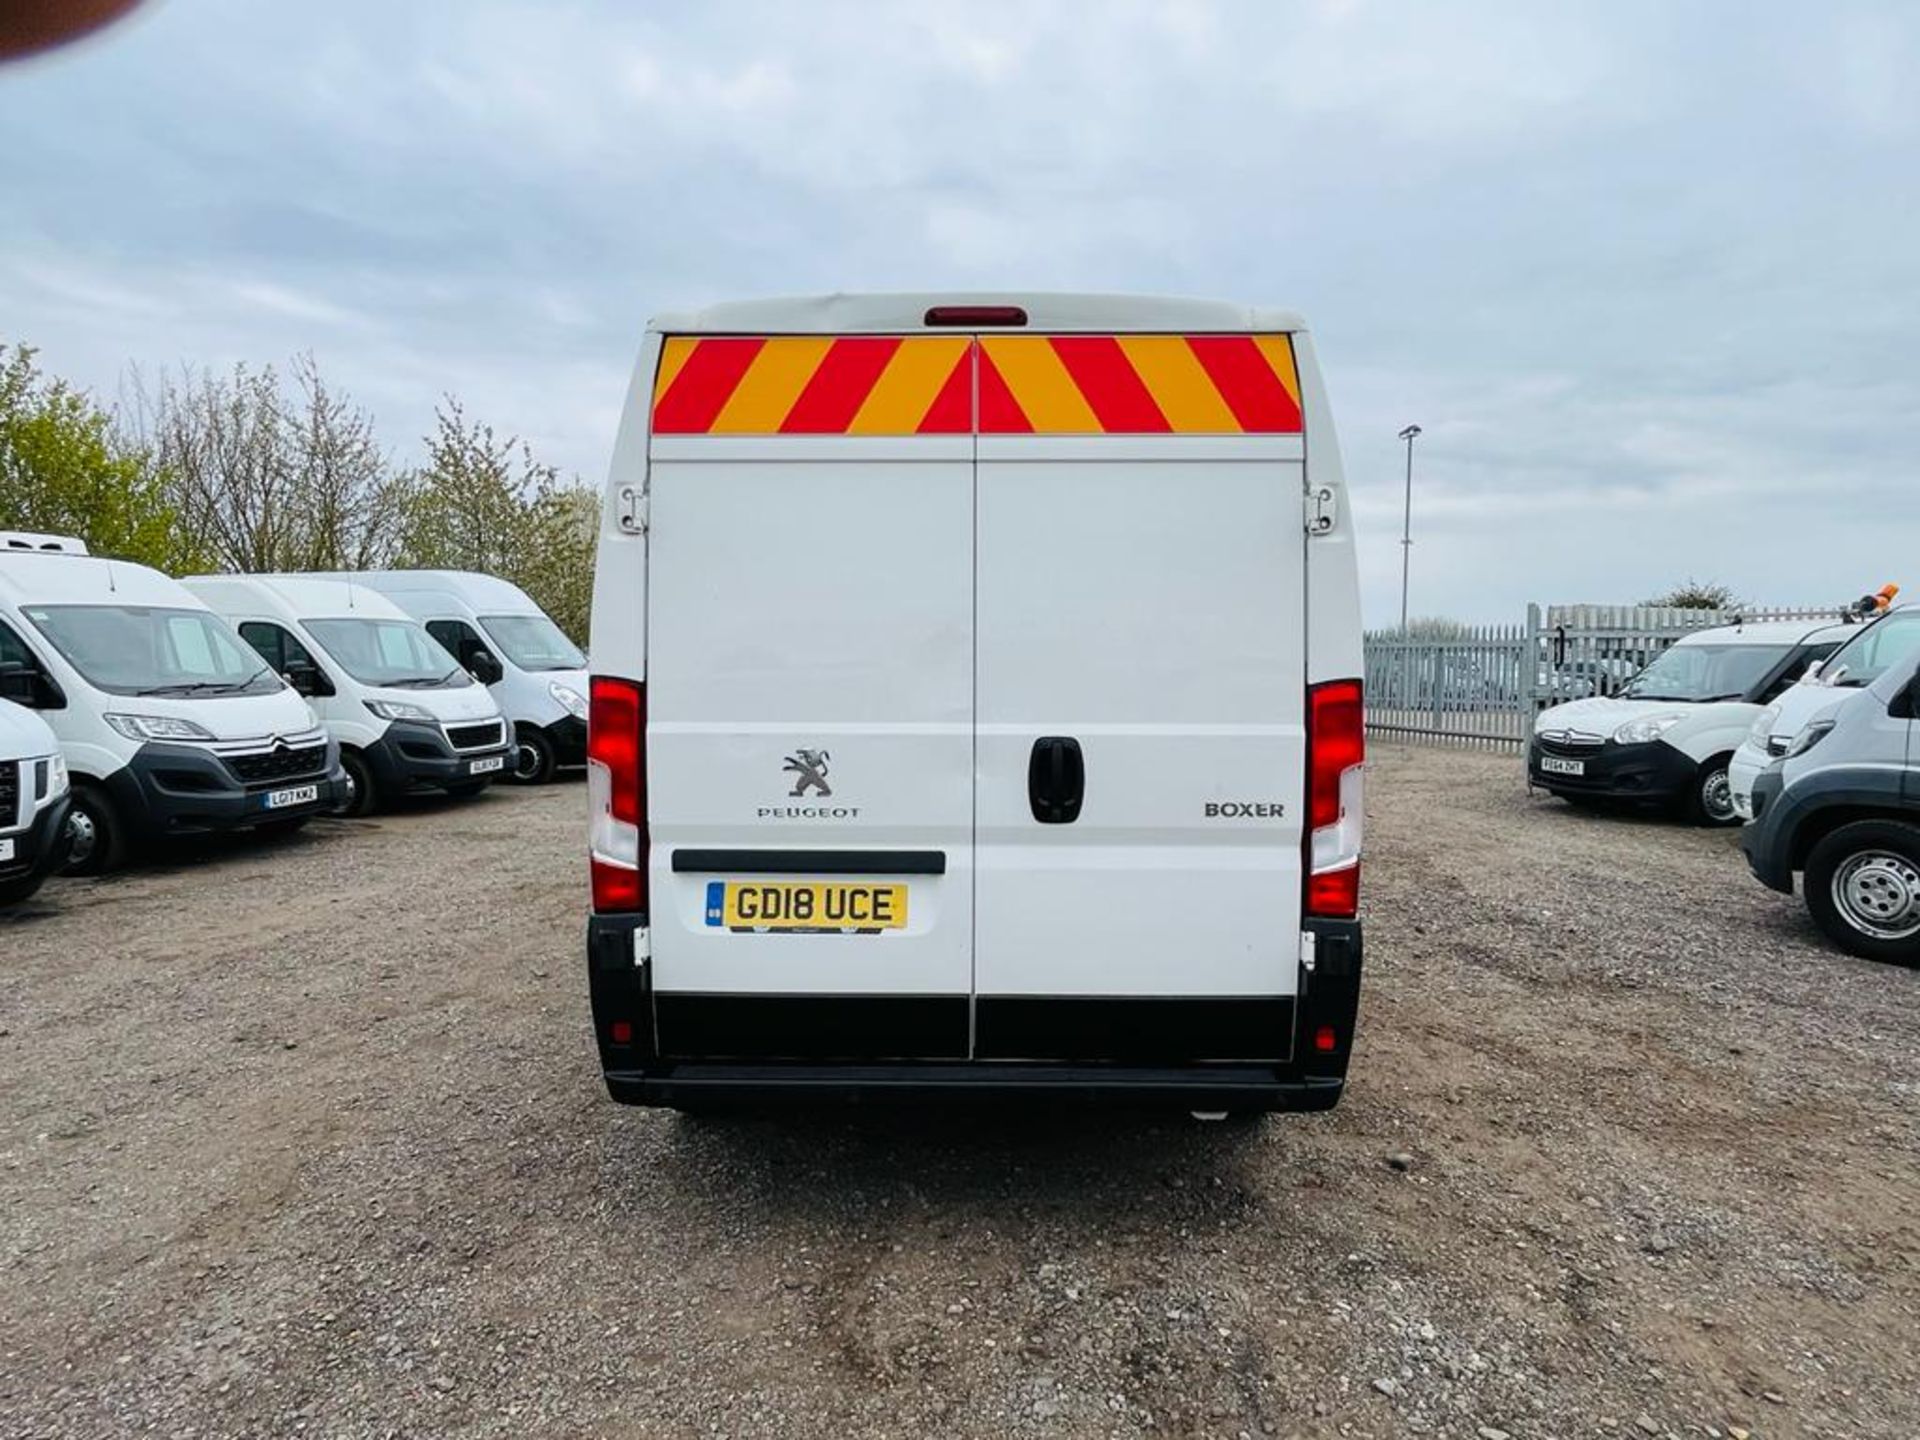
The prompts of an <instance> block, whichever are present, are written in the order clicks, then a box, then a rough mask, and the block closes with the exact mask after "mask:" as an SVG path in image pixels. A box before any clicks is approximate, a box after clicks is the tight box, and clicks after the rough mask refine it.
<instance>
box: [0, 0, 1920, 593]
mask: <svg viewBox="0 0 1920 1440" xmlns="http://www.w3.org/2000/svg"><path fill="white" fill-rule="evenodd" d="M1916 61H1920V18H1916V17H1914V16H1913V15H1912V14H1911V13H1910V11H1909V9H1908V8H1907V7H1904V6H1902V5H1900V4H1898V3H1896V0H1884V3H1850V4H1843V5H1836V6H1831V7H1824V8H1821V9H1820V10H1818V11H1791V10H1786V9H1779V8H1773V9H1758V10H1756V9H1754V8H1753V7H1751V6H1747V5H1743V4H1737V3H1732V0H1722V3H1709V4H1704V5H1698V6H1689V7H1683V8H1680V9H1675V8H1674V7H1671V6H1665V5H1659V4H1655V3H1652V0H1626V3H1599V0H1588V3H1576V4H1568V5H1561V6H1550V7H1542V6H1538V5H1534V4H1523V3H1517V0H1515V3H1504V0H1499V3H1496V0H1484V3H1479V4H1474V5H1471V6H1452V7H1433V6H1412V5H1406V4H1400V3H1384V0H1308V3H1285V4H1281V3H1257V0H1249V3H1224V0H1223V3H1204V0H1188V3H1180V4H1167V3H1155V0H986V3H981V4H977V5H969V6H965V7H958V6H954V5H952V4H950V3H936V0H903V3H899V4H887V5H880V4H876V3H871V0H839V3H834V0H822V3H817V4H812V5H808V6H793V5H788V4H785V3H780V0H735V3H729V4H727V5H724V6H704V7H677V8H674V9H670V10H669V9H660V8H646V9H642V8H640V7H632V6H626V5H620V4H617V3H613V0H606V3H587V0H556V3H541V4H534V3H531V0H519V3H510V0H470V3H465V4H462V5H460V6H457V7H452V6H448V7H410V6H391V5H384V4H378V3H375V0H341V3H338V4H334V5H330V6H304V7H296V8H292V9H287V8H283V7H270V6H260V5H257V4H253V3H249V0H197V3H195V4H193V5H184V4H177V5H168V6H156V7H152V9H151V11H150V13H149V14H148V15H147V17H146V18H145V21H144V23H142V24H140V25H137V26H128V27H125V28H124V29H122V30H120V31H116V32H112V33H110V34H109V35H108V36H106V37H104V38H103V39H102V40H101V41H100V42H99V43H97V44H94V45H90V46H86V47H80V48H77V49H75V50H74V51H72V52H71V53H68V54H63V55H59V56H55V57H48V58H47V59H45V60H42V61H40V62H37V63H35V64H33V65H30V66H21V67H15V68H12V69H9V70H5V71H0V128H4V130H5V133H7V134H8V135H9V136H17V137H24V143H17V144H11V145H9V146H7V147H6V148H5V150H4V151H0V193H4V194H5V195H6V196H7V197H8V203H7V204H6V205H5V206H0V329H4V331H5V332H6V334H7V335H8V336H13V335H16V334H17V335H18V336H19V337H20V338H24V339H27V340H29V341H31V342H33V343H35V344H37V345H39V346H41V347H42V349H43V351H44V354H45V358H46V360H47V362H48V363H49V364H50V365H52V366H54V367H55V368H57V369H60V370H62V371H64V372H65V373H67V374H69V375H71V376H72V377H73V378H74V379H76V380H79V381H81V382H82V383H87V384H90V385H93V386H95V387H96V388H98V389H100V390H102V391H103V392H104V393H108V394H111V393H113V391H114V389H115V387H116V385H117V382H118V378H119V376H120V374H121V372H122V369H123V367H124V366H125V365H127V364H128V363H130V362H137V363H139V364H141V365H142V366H143V367H145V368H147V369H149V370H151V369H153V368H156V367H161V366H167V365H172V364H175V363H181V362H185V363H188V364H191V365H195V366H199V365H213V366H220V365H224V364H227V363H231V362H232V361H233V360H237V359H246V360H250V361H254V362H256V363H257V362H263V361H268V360H274V359H282V358H284V357H286V356H287V355H290V354H292V353H294V352H297V351H301V350H312V351H313V352H315V354H316V355H317V356H318V358H319V360H320V362H321V364H322V365H323V366H324V367H325V369H326V370H327V372H328V374H329V376H330V377H331V378H333V379H334V380H335V381H336V382H337V383H339V384H341V385H344V386H346V387H347V388H349V389H350V390H352V391H354V392H355V393H357V394H359V395H360V396H361V397H363V398H364V399H366V400H367V401H368V403H369V404H371V405H372V406H373V407H374V408H375V409H376V411H377V412H378V414H379V417H380V420H381V423H382V427H383V430H384V432H385V433H386V435H387V436H388V438H389V440H390V442H391V443H392V444H393V445H394V446H395V447H396V449H397V450H399V451H401V452H402V453H406V452H408V451H410V450H411V449H414V448H416V447H417V437H418V436H420V435H422V434H424V433H425V432H426V430H427V429H428V428H429V427H430V426H431V423H432V411H433V406H434V405H435V403H436V402H437V400H438V398H439V397H440V396H441V395H442V394H444V393H447V392H454V393H458V394H459V395H461V396H462V397H463V398H464V399H465V400H466V402H467V403H468V406H469V408H470V410H471V411H472V412H473V413H475V414H478V415H482V416H484V417H485V418H487V419H489V420H490V421H492V422H493V423H494V424H496V425H497V426H499V427H502V428H507V429H515V430H519V431H521V432H523V433H524V434H526V435H527V436H528V437H529V438H530V439H531V440H533V442H534V443H535V444H536V446H537V447H538V448H539V449H540V451H541V452H542V453H543V454H544V455H545V456H547V457H548V458H551V459H553V460H554V461H556V462H557V463H559V464H561V465H562V466H563V467H565V468H568V469H572V470H577V471H579V472H581V473H582V474H584V475H586V476H588V477H590V478H594V479H597V478H598V477H599V476H600V474H601V473H602V472H603V471H604V467H605V465H606V462H607V457H608V454H609V451H610V448H611V441H612V433H613V428H614V423H615V420H616V418H617V410H618V406H619V404H620V402H621V398H622V395H623V391H624V387H625V383H626V377H627V372H628V369H629V367H630V365H631V363H632V356H633V352H634V349H635V347H636V346H637V344H638V341H639V336H640V330H641V327H642V324H643V323H644V318H645V316H646V315H647V314H648V313H650V312H652V311H655V310H664V309H673V308H679V307H681V306H683V305H686V304H698V303H702V302H705V301H708V300H713V299H718V298H724V297H731V296H739V295H751V294H764V293H784V292H794V291H805V290H820V289H892V288H930V289H940V288H968V289H980V288H985V289H994V288H1065V289H1093V290H1138V291H1146V292H1169V291H1170V292H1176V293H1188V294H1205V295H1219V296H1225V297H1229V298H1235V299H1245V300H1251V301H1259V302H1269V303H1277V304H1281V305H1286V306H1289V307H1291V308H1295V309H1298V310H1300V311H1302V312H1303V313H1305V314H1306V315H1307V316H1308V318H1309V319H1310V320H1311V321H1312V323H1313V325H1314V328H1315V331H1316V335H1317V339H1318V342H1319V350H1320V354H1321V358H1322V360H1323V363H1325V364H1326V366H1327V369H1328V382H1329V387H1330V390H1331V392H1332V395H1333V398H1334V402H1335V406H1336V413H1337V416H1338V419H1339V421H1340V425H1341V431H1342V436H1343V440H1344V447H1345V450H1346V454H1347V462H1348V464H1347V469H1348V474H1349V477H1350V479H1351V480H1352V482H1353V484H1354V486H1355V503H1356V507H1357V510H1358V513H1359V515H1360V517H1361V520H1362V522H1363V524H1364V525H1365V527H1366V530H1365V535H1364V544H1363V560H1364V564H1365V567H1366V580H1365V584H1366V597H1365V598H1366V603H1367V607H1368V612H1369V614H1370V615H1373V616H1376V617H1387V616H1391V615H1393V614H1395V613H1397V609H1398V590H1399V556H1398V553H1397V552H1398V550H1399V546H1398V544H1397V543H1396V542H1397V539H1398V531H1399V518H1400V500H1401V478H1402V470H1401V466H1402V461H1403V454H1402V451H1401V448H1400V447H1399V445H1398V444H1397V442H1396V441H1395V440H1394V436H1395V434H1396V433H1397V432H1398V431H1399V429H1400V428H1401V427H1402V426H1403V425H1405V424H1406V423H1407V422H1408V421H1418V422H1419V423H1420V424H1422V425H1423V426H1424V427H1425V429H1426V434H1425V435H1424V436H1423V438H1422V440H1421V441H1420V447H1419V451H1418V458H1417V474H1416V495H1415V540H1416V544H1415V547H1414V556H1413V559H1414V564H1413V574H1414V584H1415V590H1414V601H1413V608H1414V609H1415V610H1417V611H1421V612H1423V613H1435V612H1447V613H1453V614H1458V615H1463V616H1467V617H1470V618H1486V619H1496V618H1503V617H1506V616H1510V615H1512V614H1514V613H1516V609H1517V607H1519V606H1521V605H1524V603H1525V602H1526V601H1527V600H1529V599H1540V600H1558V599H1565V598H1583V599H1594V600H1606V599H1620V598H1633V597H1635V596H1636V595H1638V594H1641V593H1646V592H1650V591H1652V590H1654V589H1658V588H1660V586H1661V585H1662V584H1664V583H1666V582H1667V581H1669V580H1671V579H1672V578H1674V577H1676V576H1678V575H1683V574H1686V573H1689V572H1691V573H1694V574H1700V575H1717V576H1719V577H1720V578H1723V579H1726V580H1728V581H1729V582H1730V583H1733V584H1735V586H1736V588H1740V589H1743V590H1746V591H1747V592H1749V593H1751V594H1752V595H1754V596H1755V597H1757V598H1763V599H1772V600H1780V601H1806V600H1824V599H1828V598H1832V597H1834V596H1835V595H1838V594H1852V593H1858V592H1859V590H1860V589H1862V588H1863V587H1864V585H1865V583H1866V581H1867V580H1873V581H1874V582H1875V583H1877V581H1878V579H1881V578H1896V579H1897V578H1902V577H1901V576H1900V575H1899V574H1898V573H1897V566H1898V563H1899V557H1900V556H1901V555H1911V554H1913V553H1916V551H1920V545H1916V541H1920V507H1915V506H1913V505H1912V504H1910V503H1908V502H1907V501H1906V496H1907V494H1908V493H1909V489H1910V487H1909V484H1908V480H1907V476H1908V475H1909V474H1910V465H1909V458H1908V457H1910V456H1912V455H1915V454H1920V405H1916V403H1915V402H1916V401H1917V400H1920V395H1917V394H1916V393H1915V388H1916V382H1915V381H1914V380H1913V379H1912V378H1911V372H1912V366H1911V364H1910V362H1909V361H1908V360H1907V351H1908V348H1909V346H1910V341H1909V338H1908V337H1909V336H1910V335H1911V334H1912V333H1913V332H1914V329H1915V322H1916V320H1920V315H1916V313H1915V312H1916V310H1920V298H1916V297H1920V285H1916V283H1915V282H1916V280H1920V275H1916V269H1917V268H1920V258H1916V257H1920V246H1917V245H1916V244H1915V243H1914V242H1915V236H1914V233H1913V221H1912V218H1911V217H1912V216H1913V215H1914V214H1916V213H1920V172H1917V171H1916V170H1915V167H1913V166H1912V164H1911V163H1910V156H1911V149H1912V142H1913V139H1914V135H1915V132H1916V130H1917V129H1920V98H1917V97H1920V91H1916V90H1915V89H1914V87H1912V86H1910V85H1907V84H1906V83H1905V77H1906V76H1907V75H1908V74H1910V73H1912V71H1913V70H1914V68H1915V62H1916ZM1881 571H1888V572H1889V573H1887V574H1884V575H1883V574H1881V573H1880V572H1881ZM1907 578H1912V579H1914V580H1915V582H1916V583H1920V577H1907Z"/></svg>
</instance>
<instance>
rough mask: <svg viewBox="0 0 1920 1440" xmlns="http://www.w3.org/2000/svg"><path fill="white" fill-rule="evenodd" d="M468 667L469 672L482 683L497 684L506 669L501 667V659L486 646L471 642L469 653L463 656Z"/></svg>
mask: <svg viewBox="0 0 1920 1440" xmlns="http://www.w3.org/2000/svg"><path fill="white" fill-rule="evenodd" d="M461 660H462V663H464V664H465V665H466V667H467V673H468V674H469V675H471V676H473V678H474V679H476V680H478V681H479V682H480V683H481V684H482V685H497V684H499V683H500V680H501V679H502V677H504V676H505V675H506V673H507V672H506V671H505V670H503V669H502V668H501V667H500V661H499V660H498V659H497V658H496V657H495V655H494V653H493V652H492V651H491V650H489V649H487V647H486V646H484V645H481V644H477V643H469V644H468V645H467V653H466V654H465V655H463V656H462V657H461Z"/></svg>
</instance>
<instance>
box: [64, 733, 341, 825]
mask: <svg viewBox="0 0 1920 1440" xmlns="http://www.w3.org/2000/svg"><path fill="white" fill-rule="evenodd" d="M245 758H246V759H251V758H253V757H245ZM239 763H242V761H241V760H235V761H233V762H231V763H230V762H229V761H228V760H227V759H226V758H225V757H222V756H220V755H216V754H215V753H214V752H212V751H211V750H207V749H205V748H203V747H201V746H198V745H180V744H170V743H167V742H163V741H149V742H147V743H146V744H144V745H142V746H141V747H140V748H139V749H138V750H136V751H135V752H134V753H133V758H132V759H131V760H129V761H128V762H127V763H126V764H125V765H124V766H122V767H121V768H120V769H118V770H116V771H114V772H113V774H112V775H110V776H108V777H107V778H106V779H105V780H104V781H103V782H102V783H103V784H104V785H105V787H106V790H107V796H108V798H109V799H110V800H111V801H112V802H113V808H114V811H115V813H116V814H118V815H119V817H120V818H121V820H122V822H123V823H125V824H126V825H127V827H128V829H129V832H130V833H131V834H132V835H134V836H135V837H137V838H143V839H158V838H162V837H165V836H168V835H206V834H215V833H218V832H220V831H224V830H244V829H247V828H249V827H251V826H255V825H263V824H273V823H275V822H278V821H282V820H297V819H300V818H302V817H304V816H309V815H324V814H326V813H327V812H328V811H329V810H332V809H333V808H334V807H335V806H337V805H338V804H339V803H340V801H341V800H342V798H344V796H345V795H346V790H347V777H346V772H345V771H344V770H342V769H341V768H340V749H339V746H337V745H336V744H335V743H334V742H333V741H332V740H330V739H329V740H328V741H326V742H325V745H324V758H323V760H322V761H321V763H320V764H318V765H315V766H312V767H309V768H307V769H305V770H304V771H302V772H300V773H295V774H291V775H274V776H272V777H271V778H263V779H257V780H255V779H248V778H245V777H244V776H242V775H241V774H239V773H238V772H237V771H236V770H235V769H234V765H235V764H239ZM309 785H311V786H312V787H313V788H314V798H313V799H311V800H305V801H302V802H301V803H300V804H297V805H281V806H271V805H269V804H268V797H269V796H271V795H277V794H281V793H284V792H285V791H288V790H294V789H298V788H302V787H305V786H309Z"/></svg>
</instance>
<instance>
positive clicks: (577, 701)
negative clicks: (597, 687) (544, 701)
mask: <svg viewBox="0 0 1920 1440" xmlns="http://www.w3.org/2000/svg"><path fill="white" fill-rule="evenodd" d="M547 694H549V695H551V696H552V697H553V698H554V699H555V700H556V701H558V702H559V704H560V706H561V708H563V709H564V710H565V711H566V712H567V713H568V714H569V715H571V716H573V718H574V719H576V720H584V719H586V718H587V697H586V696H584V695H582V694H581V693H580V692H579V691H578V690H576V689H574V688H573V687H572V686H571V685H562V684H561V683H560V682H559V681H558V680H550V681H548V682H547Z"/></svg>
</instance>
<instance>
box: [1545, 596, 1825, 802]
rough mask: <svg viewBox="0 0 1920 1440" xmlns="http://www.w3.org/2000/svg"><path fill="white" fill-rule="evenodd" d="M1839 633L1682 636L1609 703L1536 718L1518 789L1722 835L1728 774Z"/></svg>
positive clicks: (1792, 625) (1796, 627) (1799, 623)
mask: <svg viewBox="0 0 1920 1440" xmlns="http://www.w3.org/2000/svg"><path fill="white" fill-rule="evenodd" d="M1848 633H1849V631H1848V628H1847V627H1846V626H1844V625H1841V624H1839V623H1837V622H1834V621H1820V622H1809V621H1805V620H1773V621H1765V622H1761V623H1757V624H1752V625H1744V624H1742V625H1716V626H1714V627H1712V628H1711V629H1707V630H1696V631H1694V632H1693V633H1692V634H1690V635H1685V636H1682V637H1681V638H1680V639H1679V640H1676V641H1675V642H1674V643H1673V644H1672V645H1671V646H1669V647H1668V648H1667V649H1666V650H1665V651H1663V652H1662V653H1661V654H1660V655H1659V656H1657V657H1656V658H1655V659H1654V661H1653V662H1652V663H1651V664H1650V665H1648V666H1647V667H1646V669H1644V670H1642V671H1641V672H1640V673H1639V674H1637V675H1635V676H1634V677H1633V678H1632V679H1631V680H1629V681H1628V682H1627V683H1626V684H1625V685H1623V686H1621V687H1620V690H1619V691H1618V693H1616V694H1614V695H1610V696H1598V695H1596V696H1591V697H1589V698H1587V699H1584V700H1575V701H1572V702H1570V703H1568V704H1565V705H1555V706H1552V707H1551V708H1549V709H1546V710H1542V711H1541V712H1540V714H1539V715H1538V716H1536V717H1535V719H1534V722H1533V736H1532V738H1531V740H1530V741H1529V743H1528V746H1527V781H1528V783H1529V784H1530V785H1532V786H1535V787H1537V788H1539V789H1542V790H1546V791H1547V792H1549V793H1550V794H1553V795H1557V796H1559V797H1561V798H1562V799H1564V800H1567V801H1569V802H1571V803H1573V804H1575V805H1587V804H1594V803H1598V802H1602V801H1606V802H1621V803H1629V804H1633V805H1640V806H1657V807H1660V808H1664V809H1671V810H1676V811H1678V812H1679V813H1680V814H1681V815H1682V816H1684V817H1685V818H1687V819H1689V820H1692V821H1694V822H1695V823H1696V824H1702V825H1731V824H1733V823H1735V821H1736V820H1738V818H1739V817H1738V815H1736V813H1735V811H1734V808H1733V793H1732V787H1731V784H1730V782H1729V780H1728V778H1727V767H1728V764H1729V763H1730V762H1731V761H1732V759H1733V753H1734V751H1735V750H1737V749H1738V748H1739V746H1740V742H1741V740H1742V739H1743V738H1745V736H1746V734H1747V731H1748V729H1749V728H1750V727H1751V726H1752V725H1753V721H1754V717H1756V716H1757V715H1758V714H1759V713H1760V710H1761V707H1762V706H1764V705H1767V704H1769V703H1771V702H1772V701H1773V700H1774V699H1775V698H1776V697H1777V696H1779V695H1780V693H1781V692H1782V691H1784V690H1785V689H1786V688H1787V687H1788V686H1789V685H1791V684H1793V682H1794V681H1796V680H1798V679H1799V678H1800V677H1801V676H1802V675H1804V674H1805V673H1806V671H1807V668H1808V667H1809V666H1811V665H1813V664H1816V663H1817V662H1819V661H1820V660H1823V659H1825V658H1826V657H1827V656H1828V655H1830V654H1832V653H1833V651H1834V649H1835V648H1836V647H1837V646H1838V645H1839V644H1840V642H1841V641H1842V640H1844V639H1846V637H1847V635H1848Z"/></svg>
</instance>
